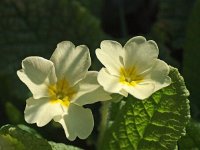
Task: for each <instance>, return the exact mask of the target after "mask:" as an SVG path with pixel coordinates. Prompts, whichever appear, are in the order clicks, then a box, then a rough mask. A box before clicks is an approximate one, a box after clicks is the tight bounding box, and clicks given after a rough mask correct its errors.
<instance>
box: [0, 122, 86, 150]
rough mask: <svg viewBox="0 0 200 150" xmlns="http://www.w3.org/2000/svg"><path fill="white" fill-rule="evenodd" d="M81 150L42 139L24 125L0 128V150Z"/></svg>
mask: <svg viewBox="0 0 200 150" xmlns="http://www.w3.org/2000/svg"><path fill="white" fill-rule="evenodd" d="M27 149H28V150H82V149H80V148H77V147H74V146H71V145H65V144H63V143H55V142H52V141H49V142H48V141H47V140H45V139H44V138H42V137H41V136H40V135H39V134H38V133H37V132H36V131H35V130H33V129H31V128H30V127H27V126H25V125H22V124H21V125H18V127H16V126H13V125H5V126H3V127H1V128H0V150H27Z"/></svg>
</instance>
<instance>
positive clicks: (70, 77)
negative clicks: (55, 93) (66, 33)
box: [50, 41, 91, 86]
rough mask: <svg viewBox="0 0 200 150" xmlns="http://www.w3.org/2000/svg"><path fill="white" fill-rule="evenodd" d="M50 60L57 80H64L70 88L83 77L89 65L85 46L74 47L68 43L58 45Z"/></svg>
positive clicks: (89, 61)
mask: <svg viewBox="0 0 200 150" xmlns="http://www.w3.org/2000/svg"><path fill="white" fill-rule="evenodd" d="M50 60H51V61H52V62H53V63H54V65H55V69H56V75H57V77H58V79H63V78H65V79H66V80H67V81H68V82H69V84H70V85H71V86H73V85H75V84H76V83H77V82H78V81H80V80H81V79H83V78H84V77H85V74H86V73H87V71H88V68H89V67H90V65H91V58H90V53H89V49H88V48H87V46H85V45H80V46H77V47H75V46H74V44H73V43H72V42H70V41H63V42H61V43H59V44H58V45H57V48H56V50H55V51H54V53H53V54H52V56H51V58H50Z"/></svg>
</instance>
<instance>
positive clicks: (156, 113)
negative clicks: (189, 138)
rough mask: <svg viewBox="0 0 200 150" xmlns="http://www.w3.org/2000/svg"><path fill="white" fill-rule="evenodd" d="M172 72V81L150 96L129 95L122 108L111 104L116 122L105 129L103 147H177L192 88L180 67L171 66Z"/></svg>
mask: <svg viewBox="0 0 200 150" xmlns="http://www.w3.org/2000/svg"><path fill="white" fill-rule="evenodd" d="M169 76H170V77H171V79H172V84H171V85H170V86H168V87H166V88H163V89H162V90H160V91H158V92H156V93H154V94H153V95H152V96H151V97H150V98H148V99H146V100H143V101H141V100H137V99H135V98H133V97H131V96H129V97H128V98H127V99H124V101H125V104H124V105H123V106H122V107H121V108H120V107H116V106H115V107H111V115H110V116H111V117H110V119H111V120H109V122H111V123H112V122H113V123H112V124H111V126H110V127H108V129H107V130H106V131H105V135H104V136H103V138H102V142H101V143H100V145H99V146H100V148H99V149H100V150H101V149H103V150H107V149H109V150H116V149H120V150H127V149H131V150H155V149H159V150H169V149H170V150H172V149H177V141H178V140H179V139H180V138H181V136H182V135H184V134H185V126H186V124H187V122H188V120H189V118H190V111H189V101H188V99H187V97H188V95H189V92H188V90H187V89H186V87H185V83H184V81H183V78H182V77H181V76H180V74H179V72H178V70H177V69H175V68H172V67H171V69H170V74H169ZM114 105H116V104H114ZM112 109H117V110H118V111H117V110H112ZM112 112H114V113H115V114H112ZM108 125H109V123H108Z"/></svg>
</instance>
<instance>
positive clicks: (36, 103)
mask: <svg viewBox="0 0 200 150" xmlns="http://www.w3.org/2000/svg"><path fill="white" fill-rule="evenodd" d="M26 102H27V104H26V108H25V111H24V116H25V120H26V122H27V123H30V124H33V123H36V124H37V126H38V127H42V126H44V125H46V124H48V123H49V122H50V121H51V120H52V119H53V118H54V117H56V116H59V115H62V114H63V112H64V111H63V106H61V104H60V103H52V102H50V101H49V99H48V98H41V99H34V98H33V97H30V98H29V99H27V101H26Z"/></svg>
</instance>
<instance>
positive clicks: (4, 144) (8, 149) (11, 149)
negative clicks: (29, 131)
mask: <svg viewBox="0 0 200 150" xmlns="http://www.w3.org/2000/svg"><path fill="white" fill-rule="evenodd" d="M0 149H1V150H25V147H24V145H23V144H22V143H21V142H20V141H18V140H17V139H16V138H13V137H11V136H10V135H9V134H7V135H0Z"/></svg>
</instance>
